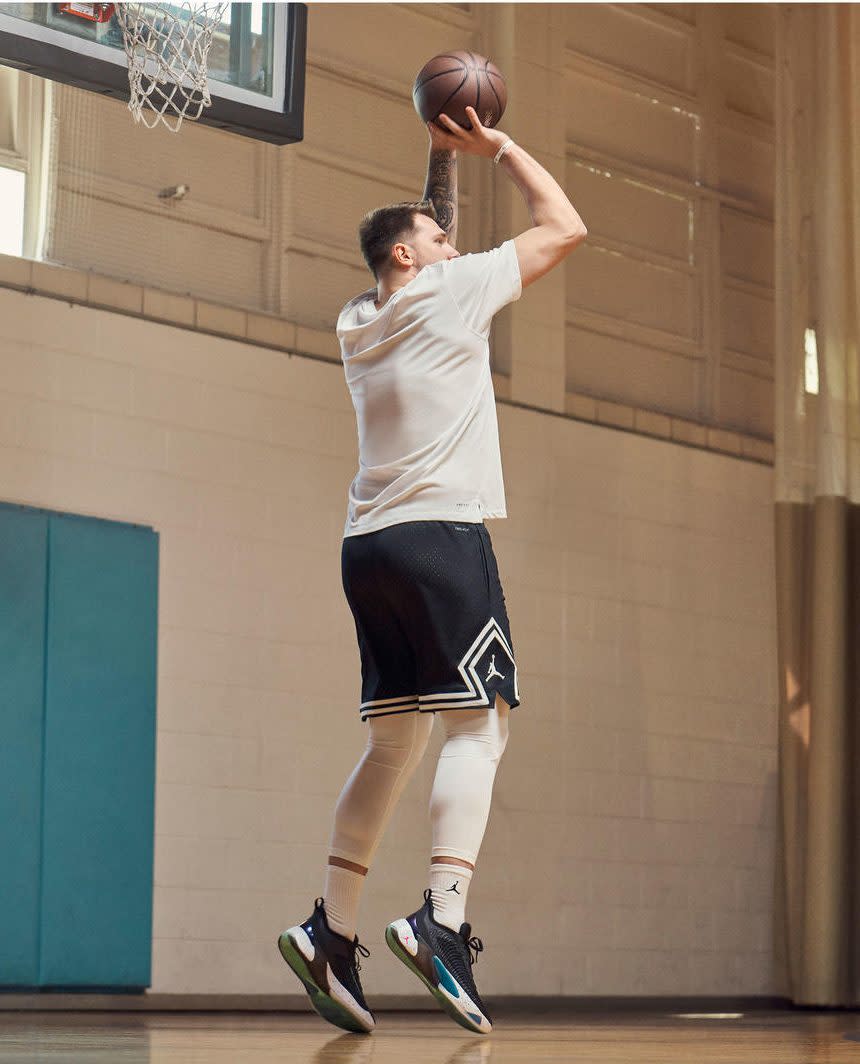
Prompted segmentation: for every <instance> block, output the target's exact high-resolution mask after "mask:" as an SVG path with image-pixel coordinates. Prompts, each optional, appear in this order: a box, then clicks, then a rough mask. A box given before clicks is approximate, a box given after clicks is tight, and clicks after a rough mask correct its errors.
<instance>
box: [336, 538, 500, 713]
mask: <svg viewBox="0 0 860 1064" xmlns="http://www.w3.org/2000/svg"><path fill="white" fill-rule="evenodd" d="M341 561H342V571H343V589H344V591H345V592H346V598H347V601H348V602H349V606H350V609H351V610H352V615H353V617H354V618H355V630H356V634H357V636H358V647H359V650H360V652H361V707H360V709H361V719H362V720H367V718H368V717H381V716H384V715H388V714H392V713H410V712H415V711H418V712H420V713H433V712H435V711H436V710H438V709H479V708H481V707H489V706H490V705H492V703H493V702H494V701H495V696H496V692H498V693H499V694H500V695H501V696H502V698H504V700H505V701H506V702H507V703H508V705H509V706H511V707H513V706H518V705H519V702H520V699H519V692H518V690H517V666H516V663H515V661H514V650H513V644H512V643H511V632H510V626H509V624H508V614H507V610H506V609H505V596H504V594H503V592H502V585H501V583H500V581H499V570H498V566H497V565H496V558H495V555H494V554H493V546H492V544H491V542H490V536H489V533H488V532H487V530H486V528H485V527H484V525H483V524H461V523H459V522H457V521H406V522H404V523H402V524H398V525H390V526H389V527H388V528H382V529H379V531H377V532H365V533H364V534H362V535H358V536H346V537H345V538H344V541H343V551H342V555H341Z"/></svg>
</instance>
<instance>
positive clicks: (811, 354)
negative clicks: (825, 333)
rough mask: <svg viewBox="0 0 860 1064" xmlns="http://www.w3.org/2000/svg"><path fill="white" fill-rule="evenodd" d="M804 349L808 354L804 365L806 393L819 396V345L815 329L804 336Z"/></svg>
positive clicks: (809, 330) (808, 330)
mask: <svg viewBox="0 0 860 1064" xmlns="http://www.w3.org/2000/svg"><path fill="white" fill-rule="evenodd" d="M803 347H804V350H805V352H806V361H805V363H804V368H805V378H806V391H807V394H808V395H818V343H817V341H816V338H815V329H807V330H806V332H805V333H804V335H803Z"/></svg>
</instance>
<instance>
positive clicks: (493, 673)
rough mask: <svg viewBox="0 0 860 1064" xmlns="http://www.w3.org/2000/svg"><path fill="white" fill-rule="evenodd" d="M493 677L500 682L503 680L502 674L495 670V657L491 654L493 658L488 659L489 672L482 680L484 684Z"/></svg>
mask: <svg viewBox="0 0 860 1064" xmlns="http://www.w3.org/2000/svg"><path fill="white" fill-rule="evenodd" d="M494 676H498V678H499V679H500V680H504V678H505V677H504V673H501V672H499V670H498V669H497V668H496V655H495V654H493V656H492V657H491V658H490V671H489V672H488V673H487V677H486V679H485V680H484V683H486V682H487V680H492V678H493V677H494Z"/></svg>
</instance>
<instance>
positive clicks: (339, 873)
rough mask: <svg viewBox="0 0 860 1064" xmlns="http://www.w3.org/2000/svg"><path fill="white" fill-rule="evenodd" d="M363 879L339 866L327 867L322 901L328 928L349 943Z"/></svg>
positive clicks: (354, 924) (361, 876) (356, 916)
mask: <svg viewBox="0 0 860 1064" xmlns="http://www.w3.org/2000/svg"><path fill="white" fill-rule="evenodd" d="M364 880H365V877H364V876H363V875H362V874H361V873H360V872H353V871H352V870H351V869H349V868H341V867H340V865H332V864H330V865H327V866H326V873H325V887H324V888H323V901H324V902H325V915H326V919H327V920H328V926H329V927H330V928H331V929H332V931H334V932H335V934H338V935H343V937H344V938H347V939H349V941H350V942H352V940H353V939H354V938H355V928H356V924H357V922H358V903H359V901H360V900H361V891H362V888H363V887H364Z"/></svg>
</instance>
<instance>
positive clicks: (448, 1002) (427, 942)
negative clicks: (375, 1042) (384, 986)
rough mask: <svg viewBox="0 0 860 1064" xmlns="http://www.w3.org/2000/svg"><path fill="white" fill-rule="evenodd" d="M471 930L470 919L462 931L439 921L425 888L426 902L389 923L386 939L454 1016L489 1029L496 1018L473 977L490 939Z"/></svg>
mask: <svg viewBox="0 0 860 1064" xmlns="http://www.w3.org/2000/svg"><path fill="white" fill-rule="evenodd" d="M471 934H472V928H471V926H470V925H469V924H463V925H462V926H461V928H460V930H459V932H457V931H452V930H451V928H450V927H444V926H443V925H442V924H437V923H436V921H435V920H434V918H433V902H432V900H431V892H430V891H429V890H425V891H424V904H423V905H422V906H421V908H420V909H419V910H418V911H417V912H414V913H413V914H412V915H411V916H404V917H403V918H402V919H400V920H395V921H394V922H393V923H391V924H389V925H388V927H386V929H385V941H386V942H387V943H388V945H389V946H390V947H391V950H392V952H393V953H394V955H395V956H396V957H399V958H400V960H402V961H403V963H404V964H405V965H406V967H407V968H409V969H410V970H411V971H413V972H414V973H415V974H416V975H417V976H418V978H419V979H421V980H422V982H423V983H424V984H425V985H426V987H427V989H428V990H429V991H430V993H431V994H433V995H434V996H435V997H436V998H437V999H438V1001H439V1004H440V1005H441V1006H442V1008H443V1009H445V1011H446V1012H447V1013H448V1014H449V1015H450V1016H451V1017H452V1019H454V1020H456V1021H457V1023H459V1024H460V1025H461V1026H462V1027H465V1028H466V1030H467V1031H476V1032H477V1033H478V1034H489V1032H490V1031H492V1029H493V1023H492V1020H491V1019H490V1017H489V1014H488V1013H487V1010H486V1008H485V1007H484V1003H483V1002H482V1001H481V998H480V996H479V994H478V989H477V987H476V986H475V980H474V979H473V978H472V965H473V964H474V963H475V962H476V961H477V959H478V954H479V953H480V952H481V951H482V950H483V948H484V944H483V942H481V940H480V939H479V938H471V937H470V935H471Z"/></svg>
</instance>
